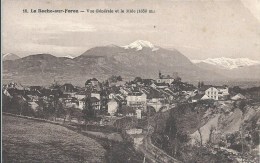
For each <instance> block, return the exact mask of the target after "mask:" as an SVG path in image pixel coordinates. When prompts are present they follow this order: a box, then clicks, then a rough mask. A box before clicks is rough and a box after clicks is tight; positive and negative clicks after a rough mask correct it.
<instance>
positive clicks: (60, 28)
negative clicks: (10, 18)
mask: <svg viewBox="0 0 260 163" xmlns="http://www.w3.org/2000/svg"><path fill="white" fill-rule="evenodd" d="M20 27H22V28H24V29H25V30H28V31H29V30H35V31H36V32H38V33H45V34H48V33H50V34H51V33H64V32H95V31H97V29H96V28H95V27H94V26H93V25H90V24H84V23H75V22H68V21H67V22H66V21H50V22H42V21H41V22H33V23H27V24H25V23H22V24H20Z"/></svg>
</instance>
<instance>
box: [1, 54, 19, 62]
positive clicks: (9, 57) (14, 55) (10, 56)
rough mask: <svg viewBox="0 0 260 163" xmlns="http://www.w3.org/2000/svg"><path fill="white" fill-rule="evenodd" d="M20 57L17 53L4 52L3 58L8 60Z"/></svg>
mask: <svg viewBox="0 0 260 163" xmlns="http://www.w3.org/2000/svg"><path fill="white" fill-rule="evenodd" d="M19 58H20V57H19V56H18V55H16V54H13V53H5V54H3V60H4V61H7V60H16V59H19Z"/></svg>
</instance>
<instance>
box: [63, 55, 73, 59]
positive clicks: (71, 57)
mask: <svg viewBox="0 0 260 163" xmlns="http://www.w3.org/2000/svg"><path fill="white" fill-rule="evenodd" d="M64 57H65V58H70V59H73V58H75V57H73V56H71V55H66V56H64Z"/></svg>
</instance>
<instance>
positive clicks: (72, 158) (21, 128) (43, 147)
mask: <svg viewBox="0 0 260 163" xmlns="http://www.w3.org/2000/svg"><path fill="white" fill-rule="evenodd" d="M2 149H3V162H48V163H51V162H55V163H56V162H62V163H64V162H70V163H73V162H91V163H92V162H106V161H105V159H106V158H105V153H106V150H105V149H104V148H103V147H102V146H101V145H100V144H99V143H98V142H96V141H95V140H94V139H91V138H89V137H86V136H84V135H81V134H79V133H76V132H74V131H71V130H69V129H67V128H65V127H62V126H59V125H54V124H49V123H45V122H37V121H34V120H28V119H23V118H18V117H13V116H7V115H3V147H2Z"/></svg>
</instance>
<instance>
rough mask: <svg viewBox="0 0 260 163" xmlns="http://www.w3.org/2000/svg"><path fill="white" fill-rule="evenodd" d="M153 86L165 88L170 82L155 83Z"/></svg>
mask: <svg viewBox="0 0 260 163" xmlns="http://www.w3.org/2000/svg"><path fill="white" fill-rule="evenodd" d="M151 87H152V88H161V89H163V88H168V87H169V84H168V83H153V84H151Z"/></svg>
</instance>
